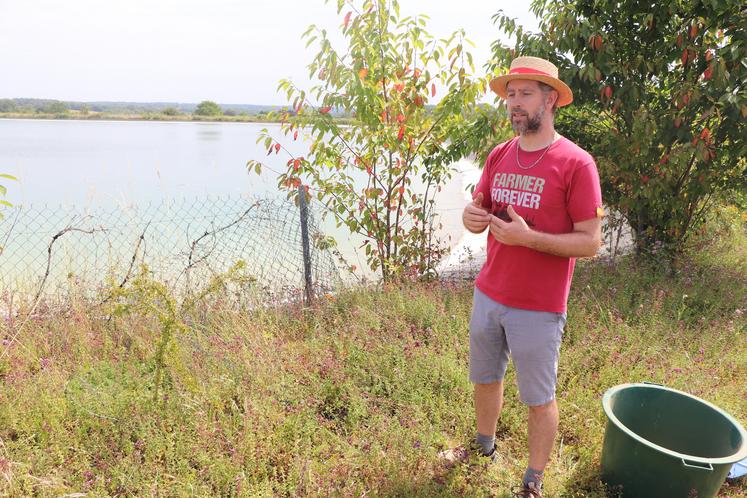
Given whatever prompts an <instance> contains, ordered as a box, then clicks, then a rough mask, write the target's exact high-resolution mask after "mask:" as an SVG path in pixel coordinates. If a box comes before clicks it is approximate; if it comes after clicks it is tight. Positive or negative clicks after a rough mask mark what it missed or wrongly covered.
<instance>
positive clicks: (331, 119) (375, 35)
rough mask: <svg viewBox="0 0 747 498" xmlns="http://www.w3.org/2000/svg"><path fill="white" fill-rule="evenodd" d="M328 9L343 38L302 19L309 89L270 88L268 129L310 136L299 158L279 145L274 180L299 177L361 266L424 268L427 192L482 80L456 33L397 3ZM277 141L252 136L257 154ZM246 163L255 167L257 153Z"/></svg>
mask: <svg viewBox="0 0 747 498" xmlns="http://www.w3.org/2000/svg"><path fill="white" fill-rule="evenodd" d="M337 7H338V14H341V15H342V17H341V21H340V24H339V25H338V26H339V28H341V31H342V38H343V40H344V43H345V46H344V47H339V48H336V47H334V46H333V44H332V42H331V41H330V39H329V37H328V34H327V32H326V31H325V30H324V29H321V28H319V27H316V26H311V27H309V29H308V30H307V31H306V32H305V33H304V34H303V37H304V38H305V39H306V41H307V43H308V44H309V46H313V45H315V46H316V47H317V48H318V52H317V54H316V55H315V56H314V57H313V59H312V61H311V63H310V64H309V65H308V69H309V75H310V77H311V86H306V85H301V84H298V83H295V82H290V81H286V80H283V81H281V82H280V83H279V85H278V90H279V91H283V92H284V93H285V95H286V97H287V99H288V101H289V102H291V104H292V106H293V110H292V111H287V112H285V113H281V114H280V115H278V117H279V118H280V120H281V125H280V133H279V135H282V136H284V137H286V138H290V137H293V139H294V140H295V139H296V138H297V133H298V130H299V129H303V130H304V134H305V135H307V136H308V139H309V151H308V154H306V155H305V157H304V158H298V157H293V156H291V155H290V154H289V153H288V152H287V151H286V149H285V148H282V149H281V152H280V154H281V155H282V154H286V155H287V156H288V157H287V161H288V162H287V166H288V167H287V169H286V171H285V172H284V173H283V174H282V175H280V176H279V178H278V180H279V184H278V186H279V188H280V189H283V190H287V191H288V195H289V196H294V195H296V193H295V190H294V189H295V186H297V185H298V184H300V183H303V184H305V185H308V186H309V189H310V192H311V193H312V194H313V195H314V196H315V197H316V198H317V199H319V200H320V201H322V202H323V203H324V204H325V205H326V206H327V208H328V210H329V211H328V212H329V213H330V214H331V215H333V216H334V217H335V218H336V221H337V223H338V225H345V226H347V227H348V228H349V229H350V230H351V232H355V233H357V234H359V235H361V236H363V237H364V238H365V239H366V240H369V241H370V245H369V246H367V247H368V249H367V250H366V254H367V257H368V263H369V266H370V267H371V268H372V269H374V270H376V269H379V270H380V271H381V272H382V273H381V274H382V277H384V278H385V279H389V278H395V277H397V276H400V275H402V274H404V273H405V272H411V273H412V272H414V274H415V275H422V274H426V273H431V272H432V269H433V267H434V266H435V264H436V263H437V261H438V256H439V255H440V254H441V253H442V251H443V248H442V247H441V246H440V245H439V242H438V241H437V240H436V238H435V237H434V235H435V228H434V227H436V226H437V223H434V222H433V218H434V216H435V213H434V211H433V204H432V200H433V195H434V192H435V191H436V189H437V187H438V185H440V184H442V183H443V182H445V181H447V180H448V178H449V176H450V165H451V164H452V163H453V162H454V161H456V160H457V159H459V158H461V157H463V156H464V155H466V154H468V153H469V152H471V150H470V149H469V147H468V144H469V143H470V141H469V140H467V139H466V137H467V136H468V135H469V133H468V132H469V129H470V125H471V123H472V120H473V119H474V115H475V114H476V113H477V112H478V108H477V104H476V102H477V100H478V98H479V96H480V95H481V93H482V92H483V91H484V89H485V87H486V81H485V80H484V79H481V78H474V77H473V76H472V74H471V73H472V72H473V71H474V68H473V66H472V61H473V58H472V56H471V55H470V54H469V53H468V52H467V51H466V50H465V44H466V43H467V40H466V39H465V36H464V33H463V32H461V31H457V32H455V33H454V34H453V35H452V36H451V37H450V38H448V39H446V40H437V39H435V38H434V37H433V36H432V35H430V34H429V33H428V31H427V30H426V26H427V23H426V20H425V19H426V17H425V16H416V17H405V18H401V17H400V14H399V6H398V4H397V2H396V1H384V0H375V1H374V0H367V1H362V2H361V1H359V2H344V3H338V5H337ZM348 7H349V9H348ZM343 12H344V15H343ZM436 87H438V88H439V95H443V98H442V99H441V100H440V101H438V100H436V97H437V94H436V92H435V90H436ZM282 141H283V139H282V137H280V136H275V134H271V133H270V132H268V131H267V130H263V131H262V133H261V135H260V137H259V138H258V143H263V144H264V145H265V148H266V149H267V150H268V153H272V152H275V149H274V147H275V145H274V144H277V143H281V142H282ZM299 160H300V163H299ZM247 167H248V168H252V169H253V171H254V172H257V173H258V172H260V171H261V168H260V166H259V163H258V162H257V161H249V163H247ZM418 184H421V185H418ZM416 185H417V186H416Z"/></svg>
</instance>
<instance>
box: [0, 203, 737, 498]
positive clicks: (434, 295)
mask: <svg viewBox="0 0 747 498" xmlns="http://www.w3.org/2000/svg"><path fill="white" fill-rule="evenodd" d="M732 218H733V216H732ZM735 227H736V228H735ZM744 229H745V226H744V223H743V222H740V223H737V224H736V225H734V224H728V223H727V224H722V225H719V226H717V227H716V228H715V229H714V230H712V231H711V232H709V233H708V238H709V241H708V244H707V245H706V244H705V243H704V242H703V245H702V246H701V247H700V248H699V250H698V251H697V252H694V253H693V254H694V255H693V256H689V257H686V258H684V259H683V261H682V262H681V263H680V264H679V265H678V266H677V267H676V269H675V271H674V272H664V271H662V270H661V269H659V268H658V267H656V266H645V265H644V266H642V265H641V264H639V263H637V262H635V261H634V260H632V259H623V260H620V261H619V262H618V263H617V264H616V265H615V266H610V265H608V264H606V263H604V262H600V261H596V262H588V261H587V262H581V263H580V264H579V267H578V269H577V273H576V278H575V281H574V286H573V290H572V298H571V301H570V303H569V313H568V315H569V316H568V325H567V328H566V333H565V336H564V342H563V346H562V353H561V362H560V367H559V385H558V399H559V406H560V413H561V422H560V432H559V437H558V442H557V444H556V446H555V450H554V453H553V456H552V460H551V463H550V467H549V468H548V470H547V473H546V484H545V486H546V495H547V496H550V497H555V496H568V497H570V496H578V497H581V496H589V497H597V496H600V497H601V496H604V494H603V488H602V485H601V484H600V482H599V481H598V476H599V457H600V452H601V445H602V438H603V432H604V424H605V416H604V414H603V413H602V410H601V403H600V401H601V395H602V393H603V392H604V391H605V390H606V389H608V388H609V387H611V386H614V385H617V384H620V383H624V382H636V381H652V382H657V383H661V384H665V385H667V386H670V387H673V388H677V389H681V390H684V391H688V392H690V393H693V394H695V395H698V396H700V397H702V398H704V399H706V400H708V401H711V402H713V403H715V404H717V405H718V406H720V407H722V408H723V409H724V410H726V411H727V412H729V413H731V414H732V415H733V416H735V417H736V418H737V419H738V420H740V421H741V423H742V424H747V335H746V334H747V327H746V325H747V320H746V319H745V314H747V309H745V308H746V307H747V305H746V304H745V303H747V237H745V230H744ZM702 240H705V237H703V239H702ZM685 296H686V297H685ZM470 308H471V286H470V285H469V284H468V283H465V284H440V283H432V284H409V285H403V286H392V287H387V288H384V289H378V290H377V289H353V290H348V291H343V292H341V293H340V294H338V295H337V296H336V297H335V298H325V299H323V300H322V302H320V303H318V304H317V305H316V306H314V307H313V308H311V309H301V308H299V307H297V306H283V307H277V308H270V309H264V310H259V311H253V312H252V311H230V310H225V309H220V308H219V307H216V306H214V307H212V308H211V309H209V310H207V311H208V312H207V313H201V314H200V315H199V317H198V318H197V319H193V320H192V321H191V322H190V324H191V325H190V326H189V327H188V328H187V329H185V330H183V331H181V332H179V333H177V334H176V336H175V337H176V341H175V342H174V343H173V344H172V347H171V348H170V349H169V351H168V354H167V355H166V365H165V371H166V372H167V375H166V377H165V379H164V385H163V386H162V387H161V388H160V391H159V392H160V393H162V396H159V399H157V400H154V399H153V392H154V387H155V386H154V378H155V375H154V374H155V370H156V364H155V361H154V358H155V352H156V348H157V345H158V341H159V339H160V337H161V328H160V327H161V324H160V322H159V321H158V319H157V318H156V317H155V316H152V315H150V314H147V313H145V312H138V313H134V312H133V313H130V314H126V315H122V316H113V317H112V316H107V315H106V314H105V313H104V310H102V309H98V308H94V309H93V310H89V309H88V308H86V306H85V303H81V302H77V301H72V302H71V303H70V306H69V308H68V309H67V310H66V311H65V312H64V313H57V314H42V315H41V316H39V317H37V318H34V319H33V320H32V321H30V322H29V323H28V324H27V325H26V327H25V328H24V329H23V330H22V331H21V334H20V336H19V341H20V343H21V344H22V345H19V344H15V345H13V346H11V347H10V349H8V353H9V354H3V358H2V359H0V495H3V496H14V497H15V496H60V495H64V494H71V493H87V496H144V495H145V496H147V495H159V496H298V495H302V496H303V495H306V496H329V495H333V496H361V495H362V494H365V496H424V497H425V496H444V497H445V496H498V497H507V496H509V495H508V490H509V488H510V487H511V486H512V485H514V484H515V483H516V482H517V481H518V480H519V478H520V477H521V474H522V472H523V469H524V467H525V465H526V453H525V447H526V434H525V428H526V422H525V418H526V410H525V408H524V407H523V406H522V405H521V404H520V403H519V400H518V395H517V391H516V388H515V384H514V377H513V371H512V370H511V369H509V377H508V379H507V389H506V404H505V409H504V413H503V415H502V417H501V420H500V422H499V427H498V448H499V452H500V455H501V456H500V459H499V462H498V464H497V465H493V466H486V465H484V464H483V463H482V462H480V461H476V460H470V461H468V462H467V463H465V464H461V465H457V466H456V467H454V468H447V467H446V466H445V465H444V464H443V463H442V462H440V461H439V460H438V458H437V453H438V452H439V451H440V450H442V449H444V448H448V447H451V446H455V445H458V444H466V443H468V442H469V440H470V439H471V438H472V437H473V435H474V430H475V429H474V420H473V411H472V388H471V385H470V384H469V382H468V380H467V359H468V348H469V344H468V335H467V326H468V321H469V314H470ZM203 311H205V310H203ZM17 326H18V323H17V322H16V323H12V322H9V323H5V324H4V325H3V329H2V330H0V336H1V337H3V338H8V337H9V336H11V335H12V334H13V333H14V332H13V330H14V327H17ZM5 350H6V348H5V347H2V348H1V349H0V351H5ZM720 496H730V497H732V498H734V497H737V496H747V482H744V481H742V482H739V483H735V484H731V485H729V486H725V487H724V488H722V494H721V495H720Z"/></svg>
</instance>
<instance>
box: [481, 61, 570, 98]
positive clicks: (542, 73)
mask: <svg viewBox="0 0 747 498" xmlns="http://www.w3.org/2000/svg"><path fill="white" fill-rule="evenodd" d="M513 80H535V81H541V82H542V83H547V84H548V85H550V86H551V87H553V88H554V89H555V90H557V91H558V102H557V106H558V107H563V106H564V105H568V104H570V103H571V102H573V92H572V91H571V89H570V88H569V87H568V85H566V84H565V83H563V82H562V81H560V80H559V79H558V68H557V67H555V64H553V63H552V62H550V61H546V60H545V59H540V58H539V57H517V58H515V59H514V60H513V61H511V69H510V70H509V71H508V74H504V75H503V76H498V77H497V78H495V79H493V80H491V81H490V89H491V90H493V91H494V92H495V93H497V94H498V96H499V97H500V98H502V99H506V98H507V96H506V85H508V82H509V81H513Z"/></svg>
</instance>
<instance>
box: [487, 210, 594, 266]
mask: <svg viewBox="0 0 747 498" xmlns="http://www.w3.org/2000/svg"><path fill="white" fill-rule="evenodd" d="M508 215H509V216H510V217H511V220H512V221H511V222H506V221H503V220H501V219H500V218H497V217H495V216H493V215H490V233H491V234H493V237H495V238H496V240H498V241H499V242H501V243H503V244H506V245H511V246H516V245H518V246H524V247H529V248H530V249H534V250H536V251H540V252H545V253H548V254H553V255H555V256H560V257H564V258H590V257H594V256H596V254H597V251H598V250H599V248H600V247H601V246H602V221H601V219H600V218H598V217H597V218H592V219H589V220H584V221H579V222H578V223H574V224H573V231H572V232H570V233H557V234H556V233H543V232H538V231H536V230H532V229H531V228H529V226H528V225H527V224H526V221H524V218H522V217H521V216H519V215H518V214H516V211H514V208H513V207H512V206H509V207H508Z"/></svg>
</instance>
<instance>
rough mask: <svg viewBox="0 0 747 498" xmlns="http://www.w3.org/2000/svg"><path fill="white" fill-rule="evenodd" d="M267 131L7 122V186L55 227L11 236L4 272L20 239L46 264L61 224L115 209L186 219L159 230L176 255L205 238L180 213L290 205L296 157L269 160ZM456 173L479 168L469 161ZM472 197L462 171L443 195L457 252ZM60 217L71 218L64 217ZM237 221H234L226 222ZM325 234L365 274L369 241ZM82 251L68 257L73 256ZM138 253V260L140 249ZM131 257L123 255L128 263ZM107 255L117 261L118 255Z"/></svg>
mask: <svg viewBox="0 0 747 498" xmlns="http://www.w3.org/2000/svg"><path fill="white" fill-rule="evenodd" d="M262 128H268V129H270V130H271V131H272V130H273V129H274V130H276V131H277V132H278V133H279V126H278V125H275V124H265V123H192V122H153V121H78V120H33V119H30V120H0V172H2V173H9V174H12V175H14V176H16V177H17V178H18V179H19V182H5V184H6V186H7V187H8V195H7V200H9V201H10V202H12V203H13V204H15V205H17V206H23V209H26V210H32V211H33V210H36V211H38V212H43V213H49V215H50V220H51V221H49V222H48V223H45V222H44V220H41V221H35V222H34V223H35V228H36V229H35V230H33V231H29V230H28V229H27V230H26V231H23V230H19V227H16V229H15V232H14V233H13V235H12V238H11V239H9V240H10V242H9V243H8V251H6V252H8V254H4V255H3V257H4V258H5V259H6V261H4V262H3V267H4V268H6V269H7V268H8V267H9V266H14V265H13V264H11V263H9V262H8V261H7V258H8V257H10V254H9V253H10V252H11V251H10V249H11V242H13V241H17V240H18V239H19V238H20V239H22V241H23V247H24V248H23V249H21V248H20V246H19V245H18V243H16V247H17V250H16V254H19V255H20V256H23V257H27V258H31V256H30V255H29V254H27V253H28V252H29V251H28V249H26V248H27V247H29V245H33V246H34V247H37V246H38V248H40V250H41V254H40V255H35V256H33V258H32V260H33V261H34V262H35V263H34V264H35V265H36V266H38V265H40V264H42V263H43V260H44V253H45V251H46V246H47V244H48V242H49V238H50V237H51V236H52V235H53V234H54V232H55V231H57V230H60V229H61V228H62V226H59V225H60V223H62V221H61V220H63V219H68V218H71V217H73V216H74V215H75V214H76V213H80V214H81V215H83V214H86V213H88V214H90V213H101V212H107V213H110V215H111V216H115V215H114V214H112V213H116V216H115V217H119V216H120V213H121V217H123V218H127V219H129V220H133V219H142V218H143V216H144V215H143V212H144V211H147V209H146V207H149V208H150V209H151V214H150V215H149V216H150V218H149V219H152V218H153V216H154V214H153V212H152V211H153V210H159V209H162V208H161V207H159V206H163V205H166V206H169V205H171V206H172V207H171V208H169V210H168V211H169V214H168V215H167V214H163V216H162V217H172V218H173V219H175V220H177V222H175V223H174V224H173V226H171V228H170V229H169V230H165V229H164V228H163V227H161V228H158V232H157V233H160V234H162V235H163V236H162V237H161V239H162V240H161V241H160V242H159V244H161V245H162V246H163V247H162V248H166V247H168V246H173V245H174V243H175V242H176V238H178V237H182V238H183V239H184V240H183V241H180V243H182V242H185V241H188V240H194V238H195V235H199V234H200V233H201V232H202V231H203V228H202V227H196V228H195V226H196V225H195V226H192V228H191V230H192V232H191V233H186V232H187V231H188V230H187V228H186V225H185V223H186V222H184V220H183V219H184V218H185V217H187V216H186V214H187V213H181V214H180V212H179V211H180V209H182V208H180V206H187V207H188V208H189V209H190V210H191V211H198V212H201V213H205V212H206V211H209V210H210V209H213V208H215V207H216V206H218V209H220V207H219V206H221V205H222V204H221V203H222V202H223V201H221V199H226V200H227V201H226V202H227V203H229V204H230V205H231V206H233V207H232V209H233V210H234V211H231V213H234V212H238V211H241V210H242V209H243V208H242V207H241V206H238V205H237V202H238V201H240V200H241V199H254V198H261V199H265V198H276V199H284V198H285V194H284V193H282V192H280V191H279V190H278V188H277V181H276V174H275V173H273V172H272V171H271V170H275V171H282V170H284V169H285V163H286V161H287V160H288V157H287V156H285V157H284V156H283V155H282V154H280V155H275V154H272V155H270V156H267V151H266V150H265V149H264V146H262V145H257V144H256V139H257V137H258V135H259V132H260V130H261V129H262ZM282 142H283V145H284V146H286V147H288V148H289V149H290V150H291V152H292V153H293V154H298V155H305V154H307V147H308V144H307V143H306V142H304V141H303V140H301V139H300V137H299V140H298V141H297V142H294V141H292V140H282ZM249 159H257V160H260V161H262V162H263V163H265V164H267V165H268V166H269V169H266V170H264V171H263V174H262V175H260V176H258V175H256V174H253V173H252V174H249V173H247V171H246V167H245V165H246V162H247V160H249ZM456 167H457V169H459V170H465V169H472V170H474V166H473V165H472V164H471V163H470V162H469V161H466V160H465V161H461V162H460V163H459V164H458V165H456ZM473 176H474V175H473ZM466 198H467V197H466V195H465V193H464V182H463V176H462V175H461V174H459V173H457V174H456V175H455V176H454V177H453V178H452V180H451V182H449V184H448V185H446V186H445V187H444V189H443V191H442V192H441V193H440V194H439V196H438V198H437V204H436V206H437V212H438V213H440V214H441V221H442V223H443V225H444V228H443V230H442V231H441V232H440V233H441V236H443V237H451V245H454V244H456V243H457V242H458V240H459V239H460V238H461V236H462V233H463V230H462V226H461V210H462V208H463V207H464V204H465V202H466ZM229 200H230V201H229ZM174 202H175V203H176V204H173V203H174ZM276 202H282V201H280V200H278V201H276ZM170 203H171V204H170ZM154 206H155V207H154ZM237 210H238V211H237ZM9 213H12V210H11V211H8V210H6V217H7V216H8V215H9ZM52 213H56V214H60V213H61V214H60V217H54V216H52ZM234 214H235V213H234ZM190 216H191V214H190ZM229 218H230V216H228V215H227V217H226V218H225V219H226V220H228V219H229ZM108 219H112V218H108ZM117 219H118V218H117ZM179 220H181V221H179ZM216 223H217V224H218V225H220V222H216ZM5 224H6V225H7V224H8V220H6V222H5ZM214 225H215V223H214ZM63 226H64V223H63ZM164 226H165V225H164ZM104 228H107V227H104ZM321 229H322V231H324V232H325V233H327V234H329V235H331V236H333V237H334V238H335V239H336V240H337V241H338V244H339V248H340V252H341V253H342V255H343V256H344V257H345V259H346V260H348V262H349V263H352V264H355V265H356V266H357V267H358V268H359V269H362V268H364V267H365V260H364V258H362V256H361V254H360V253H359V251H358V250H356V246H357V245H359V244H360V242H361V239H360V238H358V237H350V236H349V235H348V233H347V231H346V229H345V228H340V229H336V228H335V227H334V223H333V222H332V220H331V219H329V220H327V221H325V222H324V223H322V224H321ZM177 235H178V237H177ZM36 239H38V242H35V240H36ZM128 240H129V239H128ZM267 240H272V239H271V238H268V239H267ZM98 245H101V244H98ZM112 245H113V244H111V243H109V246H112ZM114 245H116V244H114ZM270 245H272V244H270ZM152 246H153V244H152ZM162 248H159V250H160V249H162ZM151 249H152V250H153V249H154V248H153V247H151ZM75 251H76V250H75V248H68V249H67V250H66V252H67V254H68V259H69V258H71V257H72V256H70V254H73V253H75ZM128 251H130V254H131V252H132V251H131V248H128ZM126 252H127V251H122V255H120V256H121V257H120V256H118V257H120V259H121V258H125V259H126V258H127V257H126V256H124V254H125V253H126ZM107 254H109V256H108V257H111V249H109V253H107ZM78 264H79V262H78V261H77V260H76V261H74V262H73V263H70V264H68V270H71V271H73V270H74V269H75V266H76V265H78ZM24 271H25V270H24Z"/></svg>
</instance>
